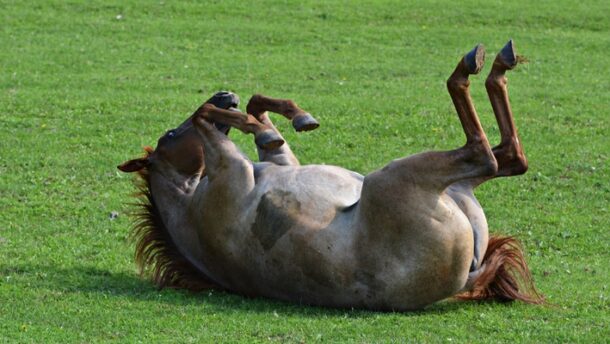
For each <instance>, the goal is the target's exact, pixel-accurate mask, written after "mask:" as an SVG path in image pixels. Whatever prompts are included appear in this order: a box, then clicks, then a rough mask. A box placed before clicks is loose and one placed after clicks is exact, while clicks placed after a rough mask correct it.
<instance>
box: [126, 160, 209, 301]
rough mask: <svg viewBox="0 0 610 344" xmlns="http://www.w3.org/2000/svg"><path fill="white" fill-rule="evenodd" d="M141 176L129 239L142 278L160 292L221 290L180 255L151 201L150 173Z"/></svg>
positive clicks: (153, 202)
mask: <svg viewBox="0 0 610 344" xmlns="http://www.w3.org/2000/svg"><path fill="white" fill-rule="evenodd" d="M148 154H150V152H148ZM138 176H139V180H137V181H136V186H137V187H138V190H139V192H138V193H137V194H136V197H137V198H138V201H137V202H136V203H134V206H135V208H136V210H135V211H134V213H133V214H134V217H135V222H134V226H133V229H132V232H131V234H130V238H131V240H132V242H135V262H136V265H137V266H138V269H139V272H140V275H142V276H144V275H149V277H150V279H151V281H152V282H153V283H154V284H155V285H156V286H157V287H158V288H159V289H163V288H177V289H187V290H189V291H194V292H197V291H203V290H209V289H220V287H219V286H218V285H217V284H216V283H214V282H213V281H212V279H211V278H209V277H207V276H206V275H205V274H204V273H203V272H202V271H200V270H199V269H197V268H196V267H195V266H194V265H193V264H192V263H191V262H190V261H189V260H188V259H187V258H186V257H185V256H184V255H183V254H182V253H180V251H179V249H178V247H177V246H176V243H175V242H174V241H173V239H172V237H171V235H170V233H169V230H168V229H167V228H166V227H165V224H164V223H163V220H162V219H161V214H160V212H159V209H158V207H157V205H156V204H155V201H154V199H153V197H152V191H151V183H150V174H149V171H148V170H147V169H146V168H143V169H142V170H140V171H138Z"/></svg>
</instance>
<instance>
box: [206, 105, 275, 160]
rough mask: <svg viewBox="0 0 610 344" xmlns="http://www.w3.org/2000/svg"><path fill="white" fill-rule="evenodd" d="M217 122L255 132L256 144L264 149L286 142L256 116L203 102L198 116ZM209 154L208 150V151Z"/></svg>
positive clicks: (243, 130)
mask: <svg viewBox="0 0 610 344" xmlns="http://www.w3.org/2000/svg"><path fill="white" fill-rule="evenodd" d="M199 115H200V116H201V117H203V118H204V119H206V120H208V121H212V122H216V123H221V124H225V125H229V126H231V127H235V128H237V129H239V130H241V131H242V132H244V133H246V134H254V141H255V142H256V145H257V146H258V147H259V148H261V149H264V150H273V149H276V148H278V147H280V146H281V145H283V144H284V139H282V137H281V136H280V135H279V134H278V132H277V131H276V130H273V129H272V128H271V127H270V126H268V125H266V124H264V123H261V122H259V121H258V120H257V119H256V118H255V117H254V116H252V115H248V114H244V113H242V112H239V111H233V110H225V109H220V108H217V107H216V106H214V105H213V104H210V103H207V104H203V105H202V106H201V107H200V108H199V109H198V110H197V111H196V112H195V116H194V118H197V117H198V116H199ZM206 154H207V151H206Z"/></svg>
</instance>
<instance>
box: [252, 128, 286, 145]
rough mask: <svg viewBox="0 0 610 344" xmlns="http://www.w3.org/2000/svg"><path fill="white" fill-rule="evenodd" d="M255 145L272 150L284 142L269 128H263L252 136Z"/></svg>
mask: <svg viewBox="0 0 610 344" xmlns="http://www.w3.org/2000/svg"><path fill="white" fill-rule="evenodd" d="M254 142H255V143H256V145H257V146H258V147H260V148H262V149H264V150H273V149H276V148H279V147H281V146H282V145H283V144H284V139H282V137H281V136H280V135H279V134H278V133H276V132H275V131H273V130H271V129H267V130H264V131H263V132H261V133H260V134H258V135H256V137H255V138H254Z"/></svg>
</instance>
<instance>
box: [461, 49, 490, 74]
mask: <svg viewBox="0 0 610 344" xmlns="http://www.w3.org/2000/svg"><path fill="white" fill-rule="evenodd" d="M464 62H465V63H466V68H468V73H470V74H478V73H479V72H480V71H481V69H483V65H484V64H485V47H484V46H483V44H478V45H477V46H476V47H474V49H472V50H471V51H470V52H469V53H468V54H466V55H464Z"/></svg>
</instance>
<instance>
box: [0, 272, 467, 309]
mask: <svg viewBox="0 0 610 344" xmlns="http://www.w3.org/2000/svg"><path fill="white" fill-rule="evenodd" d="M0 276H4V277H3V278H6V276H11V277H12V278H14V279H25V280H27V281H28V284H29V286H28V287H29V288H33V289H39V290H41V292H43V293H44V292H48V291H51V292H53V293H55V294H66V293H75V294H88V295H92V296H94V297H95V296H98V297H104V298H108V297H116V298H127V299H130V300H133V301H150V302H161V303H166V304H173V305H176V306H192V305H205V306H206V307H202V311H203V312H205V313H211V314H212V313H216V314H217V313H235V312H236V311H238V312H246V313H253V312H254V313H266V314H271V315H273V316H295V315H296V316H305V317H320V316H343V317H345V316H348V317H355V318H367V317H374V316H377V315H379V314H380V312H376V311H369V310H360V309H347V308H344V309H337V308H328V307H319V306H310V305H307V304H298V303H289V302H284V301H277V300H271V299H267V298H262V297H257V298H252V297H245V296H241V295H237V294H233V293H229V292H223V291H203V292H197V293H195V292H189V291H185V290H178V289H158V288H156V287H155V286H154V285H153V284H152V283H151V282H149V281H148V280H146V279H145V278H142V277H140V276H139V275H138V274H137V273H136V272H135V271H134V272H127V271H109V270H104V269H100V268H97V267H93V266H73V267H57V266H53V265H35V266H32V265H28V266H12V267H11V266H5V265H0ZM468 304H472V302H467V303H466V302H459V301H456V300H445V301H442V302H439V303H436V304H433V305H431V306H429V307H427V308H425V309H423V310H419V311H412V312H401V314H403V315H404V316H409V317H417V316H420V315H429V314H444V313H451V312H456V311H458V310H460V309H462V310H463V308H464V306H465V305H468Z"/></svg>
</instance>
